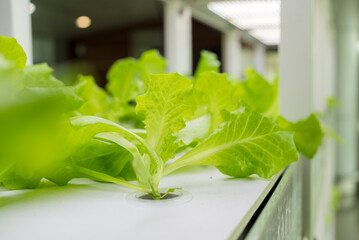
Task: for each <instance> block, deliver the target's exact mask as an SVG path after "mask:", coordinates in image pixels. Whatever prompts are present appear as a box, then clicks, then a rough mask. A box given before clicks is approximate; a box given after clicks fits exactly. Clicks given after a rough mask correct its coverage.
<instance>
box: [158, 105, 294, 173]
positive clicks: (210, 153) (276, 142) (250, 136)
mask: <svg viewBox="0 0 359 240" xmlns="http://www.w3.org/2000/svg"><path fill="white" fill-rule="evenodd" d="M223 116H224V119H225V123H224V124H223V125H221V127H220V128H219V129H218V130H217V131H215V132H214V133H213V134H212V135H210V136H209V137H208V138H207V139H206V140H204V141H203V142H202V143H200V144H199V145H198V146H196V147H195V148H193V149H192V150H190V151H188V152H187V153H186V154H185V155H184V156H182V157H181V158H179V159H178V160H177V161H176V162H174V163H173V164H172V165H169V166H168V167H167V168H166V170H165V174H168V173H170V172H172V171H174V170H176V169H178V168H180V167H183V166H185V165H191V164H197V165H213V166H216V167H217V168H218V169H219V170H220V171H221V172H222V173H224V174H226V175H230V176H235V177H245V176H249V175H251V174H257V175H258V176H261V177H264V178H267V179H268V178H270V177H271V176H273V174H275V173H277V172H279V171H280V170H281V169H283V168H284V167H285V166H287V165H288V164H290V163H291V162H293V161H297V160H298V153H297V151H296V148H295V145H294V142H293V133H291V132H288V131H285V130H283V129H281V128H280V127H278V126H277V125H276V124H274V123H273V122H272V121H271V120H270V119H268V118H266V117H264V116H262V115H261V114H259V113H257V112H255V111H254V110H253V109H252V108H250V107H248V106H245V105H243V106H241V107H240V108H238V109H237V110H236V111H233V112H228V111H226V110H224V112H223Z"/></svg>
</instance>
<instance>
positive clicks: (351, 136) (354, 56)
mask: <svg viewBox="0 0 359 240" xmlns="http://www.w3.org/2000/svg"><path fill="white" fill-rule="evenodd" d="M336 3H337V4H336V7H335V8H334V9H335V11H336V20H337V21H336V27H337V32H336V35H337V62H338V64H337V97H338V99H339V104H340V106H339V111H338V117H337V129H338V133H339V135H340V136H341V137H342V138H343V139H344V140H345V144H341V145H338V148H337V149H338V152H337V173H338V175H339V177H343V178H345V177H349V176H350V174H352V173H355V172H356V171H357V169H358V151H357V148H358V140H357V135H358V131H357V122H358V70H357V68H358V49H357V41H358V24H357V22H358V13H357V1H356V0H342V1H336Z"/></svg>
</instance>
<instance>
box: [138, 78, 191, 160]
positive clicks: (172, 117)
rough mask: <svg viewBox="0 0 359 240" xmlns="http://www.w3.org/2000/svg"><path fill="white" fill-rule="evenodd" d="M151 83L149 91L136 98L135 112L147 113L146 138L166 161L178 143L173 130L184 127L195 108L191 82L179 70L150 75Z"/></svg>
mask: <svg viewBox="0 0 359 240" xmlns="http://www.w3.org/2000/svg"><path fill="white" fill-rule="evenodd" d="M150 83H151V84H150V86H149V90H148V92H147V93H146V94H144V95H142V96H139V97H137V98H136V102H137V105H136V112H137V113H143V114H144V115H145V116H146V118H145V121H144V123H145V128H146V130H147V139H146V141H147V142H148V143H149V144H150V145H151V146H152V147H153V148H154V150H155V152H157V153H158V154H159V155H160V156H161V158H162V160H163V161H164V162H166V161H167V160H168V159H170V158H173V157H174V153H175V151H176V149H177V148H178V147H179V142H178V141H176V139H177V138H176V137H175V136H174V135H173V134H174V133H176V132H178V131H179V130H181V129H182V128H184V127H185V122H184V120H183V119H184V118H185V117H186V116H187V115H188V114H189V113H190V112H191V111H192V104H191V96H190V90H191V88H192V83H191V81H190V80H188V79H187V78H185V77H183V76H181V75H179V74H177V73H173V74H157V75H151V76H150Z"/></svg>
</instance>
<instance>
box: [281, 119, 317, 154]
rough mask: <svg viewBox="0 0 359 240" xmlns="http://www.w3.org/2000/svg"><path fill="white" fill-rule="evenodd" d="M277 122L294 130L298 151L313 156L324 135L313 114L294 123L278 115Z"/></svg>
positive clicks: (287, 128)
mask: <svg viewBox="0 0 359 240" xmlns="http://www.w3.org/2000/svg"><path fill="white" fill-rule="evenodd" d="M277 124H278V125H279V126H281V127H282V128H284V129H286V130H289V131H293V132H295V134H294V142H295V145H296V147H297V149H298V151H299V152H300V153H302V154H303V155H304V156H306V157H307V158H313V157H314V155H315V153H316V152H317V149H318V148H319V146H320V145H321V143H322V139H323V135H324V134H323V131H322V128H321V124H320V122H319V120H318V118H317V116H316V115H315V114H310V115H309V117H308V118H306V119H304V120H299V121H298V122H296V123H291V122H289V121H287V120H286V119H285V118H283V117H281V116H279V117H278V118H277Z"/></svg>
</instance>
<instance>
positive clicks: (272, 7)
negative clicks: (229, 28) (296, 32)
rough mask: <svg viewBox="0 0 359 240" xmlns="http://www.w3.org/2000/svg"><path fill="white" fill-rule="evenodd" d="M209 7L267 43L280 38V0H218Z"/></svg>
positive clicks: (273, 42)
mask: <svg viewBox="0 0 359 240" xmlns="http://www.w3.org/2000/svg"><path fill="white" fill-rule="evenodd" d="M207 7H208V9H209V10H211V11H212V12H214V13H215V14H217V15H219V16H220V17H222V18H224V19H225V20H227V21H229V22H230V23H232V24H233V25H235V26H237V27H238V28H240V29H242V30H246V31H248V32H249V34H251V35H252V36H253V37H255V38H257V39H258V40H260V41H261V42H263V43H265V44H267V45H276V44H278V43H279V39H280V0H240V1H218V2H211V3H208V5H207Z"/></svg>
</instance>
